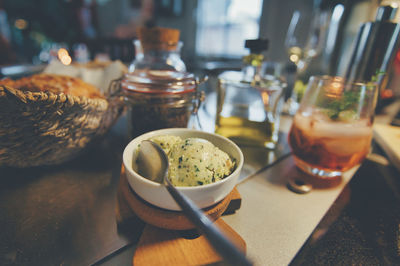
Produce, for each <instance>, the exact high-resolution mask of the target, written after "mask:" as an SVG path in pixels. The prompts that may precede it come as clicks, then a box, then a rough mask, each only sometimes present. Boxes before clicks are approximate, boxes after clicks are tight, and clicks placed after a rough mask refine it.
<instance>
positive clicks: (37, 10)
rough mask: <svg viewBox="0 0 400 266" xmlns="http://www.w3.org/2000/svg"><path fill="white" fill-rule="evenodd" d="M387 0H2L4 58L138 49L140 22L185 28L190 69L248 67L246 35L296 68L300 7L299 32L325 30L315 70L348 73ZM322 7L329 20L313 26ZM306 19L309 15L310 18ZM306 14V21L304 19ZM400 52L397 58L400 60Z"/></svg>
mask: <svg viewBox="0 0 400 266" xmlns="http://www.w3.org/2000/svg"><path fill="white" fill-rule="evenodd" d="M384 2H398V1H380V0H296V1H293V0H218V1H215V0H186V1H184V0H0V34H1V39H0V51H1V54H0V65H1V66H8V65H15V64H30V65H41V64H46V63H48V62H49V61H51V60H52V59H54V58H56V57H57V53H58V51H59V49H61V48H63V49H66V50H67V51H68V52H69V55H70V58H69V60H66V61H65V63H70V62H71V61H72V62H73V61H77V62H79V61H81V62H84V61H87V60H93V59H111V60H116V59H119V60H121V61H123V62H124V63H127V64H129V63H130V62H132V60H133V59H134V56H135V51H134V47H133V44H132V41H133V40H134V39H135V38H136V29H137V27H139V26H142V25H146V24H148V25H149V24H151V25H156V26H161V27H172V28H177V29H179V30H180V31H181V37H180V39H181V41H182V42H183V44H184V46H183V49H182V58H183V60H184V61H185V62H186V64H187V66H188V68H189V70H191V71H194V70H200V71H205V72H210V73H215V72H220V71H223V70H225V69H237V68H240V65H241V58H242V57H243V56H244V55H246V54H248V53H249V52H248V51H247V49H245V48H244V41H245V40H246V39H256V38H267V39H269V47H268V49H267V50H266V51H264V54H265V55H266V58H267V60H268V61H273V62H279V63H281V64H282V65H283V69H290V66H291V63H292V61H293V60H292V58H291V54H290V53H288V49H289V48H290V47H288V46H287V43H285V41H287V38H288V36H287V35H288V30H289V25H290V24H291V21H292V22H293V14H294V12H295V11H296V12H298V15H299V20H298V23H297V24H298V26H299V27H300V26H301V27H300V29H299V32H300V34H299V36H298V37H297V38H302V37H304V38H306V37H307V36H309V33H310V31H312V30H314V31H315V30H317V31H320V32H323V33H324V35H325V38H324V40H323V41H324V43H322V44H321V47H322V48H321V51H319V52H318V53H315V54H314V55H313V56H312V61H313V62H312V64H309V66H310V67H309V68H310V69H311V70H312V71H313V73H315V74H321V73H323V74H340V72H341V70H343V69H344V66H346V64H348V60H349V58H350V55H351V52H352V49H351V47H352V45H354V39H355V38H356V35H357V32H358V31H359V28H360V25H361V24H362V23H364V22H367V21H372V20H374V18H375V14H376V9H377V7H378V6H379V5H380V4H382V3H384ZM316 11H318V12H320V13H321V12H323V13H324V14H325V18H324V21H325V22H324V23H320V25H319V26H318V27H317V28H316V29H315V28H313V29H310V27H311V26H310V25H311V24H312V20H313V18H314V17H315V14H316ZM303 21H304V22H303ZM300 22H301V23H300ZM399 62H400V54H399V56H397V58H396V60H395V66H397V68H398V65H399Z"/></svg>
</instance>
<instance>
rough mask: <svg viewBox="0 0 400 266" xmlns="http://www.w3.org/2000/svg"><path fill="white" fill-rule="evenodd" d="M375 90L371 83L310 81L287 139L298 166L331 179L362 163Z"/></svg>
mask: <svg viewBox="0 0 400 266" xmlns="http://www.w3.org/2000/svg"><path fill="white" fill-rule="evenodd" d="M377 90H378V88H377V85H376V84H375V83H373V82H368V83H363V82H347V81H346V80H345V79H343V78H340V77H332V76H314V77H311V78H310V81H309V83H308V87H307V89H306V92H305V95H304V97H303V99H302V101H301V104H300V107H299V109H298V111H297V112H296V114H295V116H294V118H293V124H292V127H291V129H290V132H289V137H288V139H289V145H290V147H291V149H292V152H293V157H294V161H295V164H296V166H297V167H298V168H300V169H301V170H303V171H304V172H306V173H308V174H311V175H313V176H317V177H321V178H333V177H338V176H341V175H342V173H343V172H345V171H347V170H349V169H351V168H353V167H355V166H357V165H359V164H361V162H362V161H363V160H364V159H365V157H366V156H367V154H368V153H369V151H370V146H371V139H372V124H373V119H374V112H375V105H376V101H377Z"/></svg>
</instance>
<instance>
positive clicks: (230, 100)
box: [215, 40, 286, 149]
mask: <svg viewBox="0 0 400 266" xmlns="http://www.w3.org/2000/svg"><path fill="white" fill-rule="evenodd" d="M267 45H268V42H267V41H266V40H247V41H246V47H247V48H250V55H248V56H245V57H244V58H243V62H244V67H243V69H242V71H225V72H223V73H222V74H221V75H219V76H218V97H217V117H216V124H215V132H216V133H217V134H220V135H222V136H225V137H228V138H230V139H231V140H233V141H234V142H236V143H237V144H239V145H247V146H261V147H266V148H271V149H273V148H275V146H276V143H277V141H278V133H279V132H278V131H279V115H280V112H281V107H282V104H283V98H282V94H283V89H284V88H285V86H286V84H285V83H284V82H282V80H280V79H279V78H278V77H276V76H273V75H265V74H263V73H262V71H261V66H262V64H263V60H264V57H263V55H262V54H261V52H262V51H263V50H265V49H266V48H267Z"/></svg>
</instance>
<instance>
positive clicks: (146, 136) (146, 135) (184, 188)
mask: <svg viewBox="0 0 400 266" xmlns="http://www.w3.org/2000/svg"><path fill="white" fill-rule="evenodd" d="M173 131H183V132H189V133H190V132H192V133H201V134H205V135H209V136H212V137H216V138H219V139H222V140H223V141H226V142H228V143H229V144H230V145H232V146H233V147H235V149H237V151H238V154H239V160H238V161H239V162H237V163H238V164H237V165H236V167H235V170H234V171H233V172H232V173H231V174H230V175H228V176H226V177H225V178H224V179H222V180H218V181H216V182H213V183H210V184H205V185H200V186H176V188H177V189H178V190H182V191H191V190H198V189H200V188H212V187H213V186H219V185H221V184H223V183H225V182H227V180H228V179H229V177H231V176H235V175H238V176H239V173H238V172H240V171H241V170H242V167H243V163H244V156H243V152H242V150H241V149H240V148H239V146H238V145H236V143H234V142H233V141H232V140H230V139H228V138H226V137H224V136H221V135H218V134H215V133H210V132H206V131H201V130H196V129H189V128H164V129H158V130H154V131H150V132H147V133H144V134H142V135H140V136H137V137H136V138H134V139H133V140H131V141H130V142H129V143H128V144H127V145H126V147H125V149H124V152H123V156H122V160H123V163H124V166H125V171H129V172H130V173H131V175H133V174H134V175H137V176H138V177H139V180H140V181H142V182H144V183H146V184H148V185H151V186H154V187H161V186H163V185H162V184H160V183H157V182H154V181H151V180H149V179H147V178H145V177H143V176H142V175H140V174H139V173H137V172H136V171H134V170H133V169H132V166H130V167H126V163H125V158H126V156H128V150H129V149H128V147H130V146H131V145H132V143H133V142H136V141H137V139H138V138H141V139H143V140H145V139H149V138H151V137H152V136H153V135H155V136H160V135H161V133H164V132H165V135H172V134H171V133H170V134H167V132H173ZM159 133H160V134H159ZM213 145H215V144H214V143H213ZM224 152H226V151H224ZM129 156H132V155H129Z"/></svg>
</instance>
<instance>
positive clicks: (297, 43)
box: [285, 9, 329, 71]
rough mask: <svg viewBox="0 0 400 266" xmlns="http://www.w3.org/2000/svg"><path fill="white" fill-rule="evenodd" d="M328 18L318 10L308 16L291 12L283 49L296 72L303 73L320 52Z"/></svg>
mask: <svg viewBox="0 0 400 266" xmlns="http://www.w3.org/2000/svg"><path fill="white" fill-rule="evenodd" d="M328 20H329V16H328V14H327V12H325V11H321V10H319V9H317V10H315V11H314V12H313V15H312V18H311V20H310V18H309V16H306V15H304V14H301V13H300V11H298V10H296V11H294V12H293V15H292V18H291V20H290V23H289V27H288V31H287V33H286V39H285V47H286V49H287V52H288V56H289V60H290V61H291V62H293V63H294V64H296V66H297V69H298V71H304V70H305V68H306V67H307V66H308V64H309V63H310V61H311V59H312V58H314V57H316V56H318V55H319V54H321V52H322V48H323V46H324V44H325V36H326V31H327V26H328Z"/></svg>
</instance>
